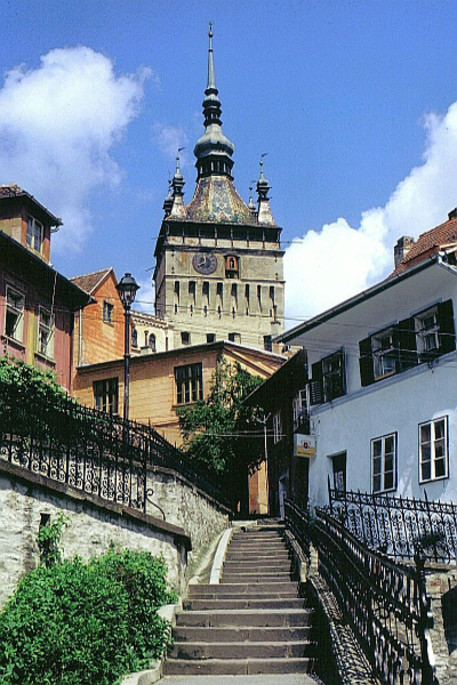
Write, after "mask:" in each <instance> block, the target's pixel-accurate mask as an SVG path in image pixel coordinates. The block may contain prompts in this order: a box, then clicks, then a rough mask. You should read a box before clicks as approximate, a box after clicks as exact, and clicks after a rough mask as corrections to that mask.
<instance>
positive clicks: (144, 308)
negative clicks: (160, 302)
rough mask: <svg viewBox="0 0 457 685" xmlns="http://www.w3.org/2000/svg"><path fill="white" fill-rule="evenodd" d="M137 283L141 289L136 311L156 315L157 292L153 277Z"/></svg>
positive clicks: (138, 294) (136, 301)
mask: <svg viewBox="0 0 457 685" xmlns="http://www.w3.org/2000/svg"><path fill="white" fill-rule="evenodd" d="M137 283H138V285H139V286H140V289H139V290H138V292H137V296H136V300H135V309H137V310H138V311H140V312H145V313H146V314H154V313H155V312H154V299H155V292H154V284H153V283H152V275H151V277H149V278H144V279H141V280H138V281H137Z"/></svg>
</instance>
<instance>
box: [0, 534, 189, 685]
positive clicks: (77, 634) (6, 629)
mask: <svg viewBox="0 0 457 685" xmlns="http://www.w3.org/2000/svg"><path fill="white" fill-rule="evenodd" d="M169 601H175V595H174V593H170V592H169V590H168V588H167V583H166V566H165V564H164V562H163V560H162V559H160V558H156V557H153V556H152V555H150V554H149V553H148V552H132V551H128V550H124V551H117V550H115V549H114V548H113V549H111V550H110V551H109V552H108V553H107V554H105V555H104V556H102V557H97V558H93V559H91V560H90V561H89V562H88V563H84V562H83V561H82V560H81V559H80V558H78V557H76V558H75V559H73V560H67V561H63V562H61V563H51V564H50V565H48V566H46V565H45V564H44V563H42V564H41V565H40V566H39V567H38V568H37V569H35V570H34V571H32V572H31V573H29V574H28V575H26V576H25V577H24V578H23V580H22V581H21V583H20V584H19V586H18V588H17V590H16V592H15V594H14V595H13V597H12V598H11V599H10V601H9V602H8V603H7V604H6V606H5V608H4V609H3V611H2V612H1V613H0V646H1V648H0V682H1V683H2V685H37V683H40V685H95V683H96V684H97V685H113V683H114V682H117V680H118V678H120V676H122V675H124V674H126V673H129V672H132V671H137V670H140V669H142V668H145V667H147V665H148V664H149V663H150V660H151V659H153V658H156V657H158V656H159V655H160V654H161V652H162V650H163V648H164V645H165V644H166V642H167V639H168V624H167V622H166V621H164V620H163V619H161V618H160V616H158V615H157V608H158V607H160V606H162V605H163V604H166V603H168V602H169Z"/></svg>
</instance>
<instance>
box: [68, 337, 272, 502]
mask: <svg viewBox="0 0 457 685" xmlns="http://www.w3.org/2000/svg"><path fill="white" fill-rule="evenodd" d="M219 359H224V360H225V361H227V362H229V363H236V362H238V363H239V364H240V365H241V367H242V368H243V369H245V370H246V371H248V372H249V373H251V374H252V375H256V376H260V377H261V378H268V377H269V376H271V374H272V373H273V372H274V371H276V370H277V369H278V368H279V367H280V366H281V365H282V364H283V363H284V362H285V358H284V357H282V356H280V355H278V354H274V353H272V352H266V351H264V350H258V349H254V348H250V347H244V346H242V345H239V344H237V343H232V342H227V341H218V342H215V343H207V344H203V345H195V346H192V347H184V348H182V347H181V348H178V349H175V350H169V351H168V352H157V353H156V354H154V355H145V356H142V355H138V356H132V358H131V361H130V386H129V396H130V406H129V417H130V418H131V419H133V420H136V421H139V422H140V423H145V424H151V425H152V426H153V427H154V428H155V429H156V430H157V431H159V432H160V433H161V434H162V435H163V436H164V437H165V438H166V439H167V440H168V441H169V442H171V443H173V444H176V445H178V446H179V445H181V444H182V441H183V439H182V434H181V430H180V426H179V419H178V415H177V413H176V410H177V409H178V408H179V407H184V406H189V405H192V404H193V403H194V402H196V401H197V400H199V399H204V398H205V397H207V396H208V394H209V390H210V387H211V385H212V382H213V377H214V372H215V369H216V364H217V362H218V360H219ZM123 382H124V362H123V359H116V360H113V361H107V362H104V363H99V364H92V365H89V366H81V367H79V368H78V370H77V374H76V377H75V382H74V395H75V396H76V397H77V399H78V400H79V401H80V402H82V403H83V404H86V405H88V406H92V407H93V406H95V407H97V408H99V409H103V410H105V411H112V412H113V413H116V414H117V413H120V411H121V406H122V401H121V400H122V397H123V392H124V387H123ZM249 489H250V507H251V511H252V512H257V513H266V512H267V501H266V494H265V493H266V487H265V464H264V465H263V467H262V469H260V470H259V471H258V472H257V473H255V474H254V475H253V476H252V477H251V479H250V483H249Z"/></svg>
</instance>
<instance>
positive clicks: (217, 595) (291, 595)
mask: <svg viewBox="0 0 457 685" xmlns="http://www.w3.org/2000/svg"><path fill="white" fill-rule="evenodd" d="M224 587H225V586H224V585H223V586H222V589H223V588H224ZM281 597H283V598H284V599H296V598H297V590H294V589H292V590H282V591H281V592H263V590H262V589H261V588H259V590H258V591H257V592H249V593H244V594H243V593H235V592H223V591H219V592H211V591H208V592H202V593H198V594H196V595H192V597H191V598H189V599H190V600H192V601H193V600H194V599H221V600H222V599H224V600H225V599H235V598H236V599H244V598H246V599H256V600H257V599H265V600H268V599H281Z"/></svg>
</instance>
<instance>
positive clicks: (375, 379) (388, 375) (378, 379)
mask: <svg viewBox="0 0 457 685" xmlns="http://www.w3.org/2000/svg"><path fill="white" fill-rule="evenodd" d="M398 373H401V371H389V372H388V373H383V374H382V376H375V377H374V380H373V383H377V382H378V381H382V380H383V379H384V378H390V377H391V376H396V375H397V374H398Z"/></svg>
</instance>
